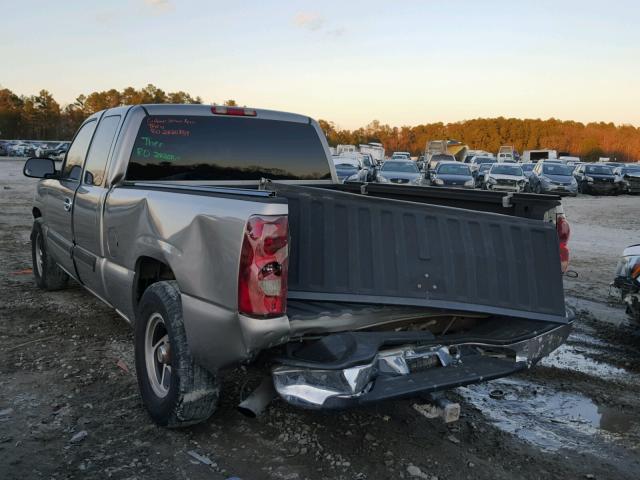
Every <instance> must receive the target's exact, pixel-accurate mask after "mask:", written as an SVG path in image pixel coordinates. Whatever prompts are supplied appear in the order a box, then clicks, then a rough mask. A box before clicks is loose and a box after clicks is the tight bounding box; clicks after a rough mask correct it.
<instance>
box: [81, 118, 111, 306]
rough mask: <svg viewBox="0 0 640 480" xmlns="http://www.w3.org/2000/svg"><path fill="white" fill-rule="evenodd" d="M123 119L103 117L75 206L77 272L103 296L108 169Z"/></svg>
mask: <svg viewBox="0 0 640 480" xmlns="http://www.w3.org/2000/svg"><path fill="white" fill-rule="evenodd" d="M120 121H121V116H120V115H108V116H104V117H102V119H101V120H100V123H99V124H98V128H97V129H96V132H95V135H94V136H93V141H92V142H91V147H90V148H89V153H88V154H87V160H86V161H85V164H84V170H83V172H82V178H81V181H80V186H79V187H78V190H77V191H76V198H75V201H74V207H73V232H74V243H75V245H74V247H73V258H74V260H75V265H76V271H77V272H78V275H79V277H80V279H79V280H80V281H81V282H82V283H83V284H84V285H85V286H86V287H87V288H89V289H90V290H92V291H93V292H94V293H95V294H97V295H98V296H100V297H103V298H104V296H105V295H104V285H103V282H102V280H101V278H102V275H101V272H102V261H103V258H104V251H103V248H102V205H103V203H104V198H105V197H106V195H107V191H108V189H107V188H106V187H105V170H106V166H107V160H108V159H109V155H110V153H111V151H112V149H113V146H114V143H115V138H116V133H117V131H118V127H119V126H120Z"/></svg>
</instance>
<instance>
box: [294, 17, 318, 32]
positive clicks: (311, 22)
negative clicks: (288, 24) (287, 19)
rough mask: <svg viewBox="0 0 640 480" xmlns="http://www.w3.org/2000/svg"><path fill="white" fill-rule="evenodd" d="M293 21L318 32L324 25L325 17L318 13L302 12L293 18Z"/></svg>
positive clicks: (299, 25)
mask: <svg viewBox="0 0 640 480" xmlns="http://www.w3.org/2000/svg"><path fill="white" fill-rule="evenodd" d="M293 23H294V24H296V25H297V26H298V27H300V28H306V29H308V30H311V31H314V32H316V31H318V30H321V29H322V28H323V27H324V24H325V19H324V18H323V17H321V16H320V15H318V14H317V13H308V12H300V13H298V14H297V15H296V16H295V17H294V18H293Z"/></svg>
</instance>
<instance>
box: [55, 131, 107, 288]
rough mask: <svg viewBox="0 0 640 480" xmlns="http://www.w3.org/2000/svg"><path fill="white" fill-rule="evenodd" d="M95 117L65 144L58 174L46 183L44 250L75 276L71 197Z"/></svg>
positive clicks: (77, 180) (91, 135) (87, 146)
mask: <svg viewBox="0 0 640 480" xmlns="http://www.w3.org/2000/svg"><path fill="white" fill-rule="evenodd" d="M96 123H97V121H96V119H91V120H89V121H87V122H85V123H84V124H83V125H82V126H81V127H80V129H79V130H78V133H76V136H75V138H74V139H73V143H72V144H71V146H70V147H69V151H68V152H67V156H66V159H65V162H64V165H63V166H62V171H61V172H60V176H59V177H58V178H57V179H56V180H53V181H51V182H49V183H48V186H47V202H46V205H45V223H46V226H47V233H46V238H47V250H48V252H49V254H50V255H52V256H53V258H54V259H55V260H56V262H58V264H59V265H60V266H61V267H62V268H63V269H65V270H66V271H67V272H68V273H70V274H72V275H73V276H76V272H75V269H74V265H73V257H72V250H73V229H72V223H71V219H72V211H73V199H74V195H75V193H76V190H77V188H78V185H79V183H80V173H81V172H82V165H83V163H84V159H85V157H86V155H87V150H88V149H89V144H90V143H91V138H92V137H93V132H94V131H95V128H96Z"/></svg>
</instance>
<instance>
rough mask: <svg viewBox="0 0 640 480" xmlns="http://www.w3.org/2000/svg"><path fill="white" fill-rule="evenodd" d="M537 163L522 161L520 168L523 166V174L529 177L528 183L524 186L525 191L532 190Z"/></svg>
mask: <svg viewBox="0 0 640 480" xmlns="http://www.w3.org/2000/svg"><path fill="white" fill-rule="evenodd" d="M535 166H536V164H535V163H521V164H520V168H522V174H523V175H524V176H525V178H526V179H527V184H526V185H525V186H524V191H525V192H530V191H531V182H530V179H531V176H532V175H533V169H534V168H535Z"/></svg>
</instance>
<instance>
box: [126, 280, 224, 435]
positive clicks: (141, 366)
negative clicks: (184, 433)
mask: <svg viewBox="0 0 640 480" xmlns="http://www.w3.org/2000/svg"><path fill="white" fill-rule="evenodd" d="M158 314H159V315H160V317H161V319H162V320H163V324H164V328H165V331H166V335H168V341H169V342H168V343H169V352H170V353H169V354H168V357H169V359H168V361H167V362H166V365H167V366H170V368H171V370H170V381H169V382H166V383H167V390H168V391H167V393H166V395H164V396H161V395H158V394H157V392H156V391H154V387H153V386H152V380H151V376H150V374H149V371H148V368H147V366H148V359H147V355H146V353H145V352H146V344H147V337H148V335H149V333H148V332H147V326H148V325H149V323H150V322H151V321H153V322H154V323H155V324H157V323H158V320H157V318H158V317H157V316H156V315H158ZM151 357H152V358H156V355H151ZM135 358H136V372H137V375H138V385H139V387H140V394H141V395H142V400H143V402H144V404H145V407H146V408H147V411H148V412H149V415H150V416H151V418H152V419H153V420H154V422H156V423H157V424H158V425H160V426H163V427H164V426H166V427H186V426H189V425H193V424H196V423H200V422H203V421H205V420H207V419H208V418H209V417H210V416H211V415H212V414H213V412H214V411H215V410H216V408H217V406H218V399H219V394H220V387H219V382H218V380H217V378H216V377H215V376H214V375H212V374H211V373H209V371H207V370H205V369H204V368H202V367H201V366H200V365H198V364H196V363H195V361H194V360H193V357H192V356H191V352H190V351H189V346H188V345H187V336H186V333H185V330H184V322H183V319H182V302H181V300H180V290H179V289H178V284H177V282H175V281H163V282H157V283H154V284H152V285H150V286H149V287H148V288H147V289H146V290H145V292H144V294H143V295H142V298H141V299H140V303H139V305H138V312H137V316H136V324H135ZM153 363H155V362H153ZM154 374H155V375H158V372H157V371H156V372H152V373H151V375H154ZM156 378H158V377H157V376H156ZM156 388H157V385H156Z"/></svg>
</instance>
